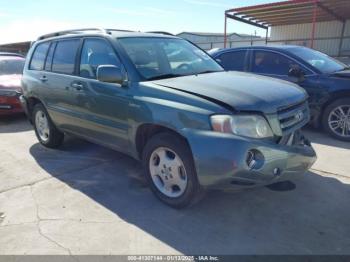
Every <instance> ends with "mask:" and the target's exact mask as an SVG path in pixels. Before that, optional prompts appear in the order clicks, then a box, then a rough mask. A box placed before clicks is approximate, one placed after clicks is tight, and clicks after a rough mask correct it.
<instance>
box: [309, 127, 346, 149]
mask: <svg viewBox="0 0 350 262" xmlns="http://www.w3.org/2000/svg"><path fill="white" fill-rule="evenodd" d="M303 132H304V134H305V136H306V137H307V138H308V139H309V140H310V141H311V142H312V143H315V144H321V145H325V146H331V147H339V148H344V149H350V142H344V141H340V140H337V139H335V138H333V137H331V136H330V135H328V134H326V133H325V132H324V131H323V130H317V129H315V128H311V127H308V128H305V129H304V130H303Z"/></svg>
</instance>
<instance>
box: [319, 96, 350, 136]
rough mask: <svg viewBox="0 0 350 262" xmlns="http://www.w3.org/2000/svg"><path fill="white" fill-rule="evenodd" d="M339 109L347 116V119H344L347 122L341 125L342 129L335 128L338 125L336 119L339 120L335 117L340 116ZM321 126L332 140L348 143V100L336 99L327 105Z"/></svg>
mask: <svg viewBox="0 0 350 262" xmlns="http://www.w3.org/2000/svg"><path fill="white" fill-rule="evenodd" d="M339 108H341V109H342V111H343V112H344V113H345V115H348V116H347V118H345V119H347V120H345V123H346V124H345V125H343V127H344V128H341V127H339V128H335V127H337V126H338V123H340V122H338V123H337V119H340V118H338V117H337V116H340V115H342V113H341V111H339ZM343 117H344V116H343ZM343 123H344V122H343ZM322 126H323V129H324V130H325V131H326V132H327V133H328V134H330V135H331V136H333V137H334V138H336V139H338V140H342V141H347V142H350V130H349V129H350V98H342V99H338V100H336V101H334V102H332V103H331V104H330V105H328V106H327V107H326V109H325V110H324V112H323V116H322ZM340 126H342V125H340ZM346 127H348V128H346Z"/></svg>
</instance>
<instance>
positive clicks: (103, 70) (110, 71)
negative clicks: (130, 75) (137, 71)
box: [97, 65, 125, 85]
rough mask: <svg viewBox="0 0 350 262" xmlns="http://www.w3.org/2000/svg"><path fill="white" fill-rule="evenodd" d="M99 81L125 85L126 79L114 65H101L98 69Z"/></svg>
mask: <svg viewBox="0 0 350 262" xmlns="http://www.w3.org/2000/svg"><path fill="white" fill-rule="evenodd" d="M97 80H98V81H101V82H106V83H115V84H120V85H123V83H124V80H125V78H124V76H123V73H122V70H121V69H120V68H119V67H116V66H113V65H100V66H99V67H98V68H97Z"/></svg>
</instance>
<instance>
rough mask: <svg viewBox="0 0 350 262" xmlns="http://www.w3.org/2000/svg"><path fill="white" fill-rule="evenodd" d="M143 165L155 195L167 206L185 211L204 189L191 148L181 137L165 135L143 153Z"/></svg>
mask: <svg viewBox="0 0 350 262" xmlns="http://www.w3.org/2000/svg"><path fill="white" fill-rule="evenodd" d="M143 166H144V171H145V175H146V178H147V181H148V183H149V185H150V187H151V189H152V191H153V192H154V194H155V195H156V196H157V197H158V198H159V199H160V200H161V201H163V202H164V203H166V204H167V205H169V206H171V207H174V208H183V207H186V206H188V205H190V204H192V203H194V202H195V201H196V200H197V199H198V196H199V192H200V186H199V183H198V180H197V174H196V170H195V168H194V163H193V159H192V153H191V151H190V149H189V147H188V145H187V144H186V143H185V142H184V141H183V140H182V139H181V138H179V137H178V136H176V135H173V134H171V133H161V134H158V135H156V136H154V137H152V138H151V139H150V141H148V143H147V144H146V146H145V148H144V150H143Z"/></svg>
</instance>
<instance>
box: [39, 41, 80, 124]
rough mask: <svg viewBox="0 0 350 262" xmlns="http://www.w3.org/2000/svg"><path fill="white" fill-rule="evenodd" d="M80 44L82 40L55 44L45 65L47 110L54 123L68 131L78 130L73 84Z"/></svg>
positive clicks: (56, 42)
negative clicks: (72, 92)
mask: <svg viewBox="0 0 350 262" xmlns="http://www.w3.org/2000/svg"><path fill="white" fill-rule="evenodd" d="M80 42H81V39H80V38H69V39H64V40H58V41H55V42H53V43H52V45H51V47H50V50H49V52H48V55H47V59H46V64H45V78H46V80H45V81H46V83H47V90H48V93H47V96H46V97H45V101H47V105H46V106H47V110H48V111H49V114H50V116H51V118H52V119H53V121H54V123H55V124H56V125H57V126H58V127H59V128H60V129H62V130H66V131H72V130H76V129H77V122H78V121H79V115H77V113H76V112H75V108H74V99H73V98H72V96H71V83H72V82H74V80H75V79H76V75H75V74H76V58H77V54H78V49H79V47H80Z"/></svg>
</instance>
